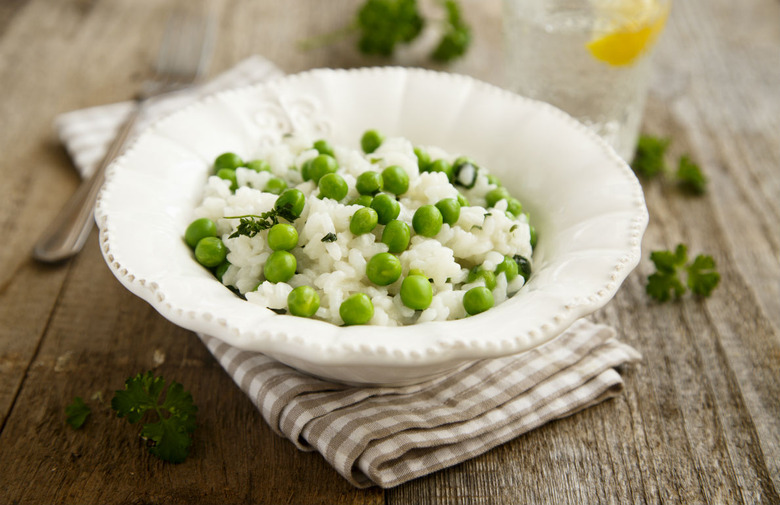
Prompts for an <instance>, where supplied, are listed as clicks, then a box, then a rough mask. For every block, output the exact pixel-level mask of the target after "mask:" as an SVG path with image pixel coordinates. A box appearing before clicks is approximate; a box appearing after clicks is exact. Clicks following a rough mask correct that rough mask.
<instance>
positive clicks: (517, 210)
mask: <svg viewBox="0 0 780 505" xmlns="http://www.w3.org/2000/svg"><path fill="white" fill-rule="evenodd" d="M506 203H507V206H506V210H507V211H508V212H511V213H512V215H514V216H519V215H520V214H522V213H523V204H522V203H520V200H518V199H517V198H512V197H509V199H507V201H506Z"/></svg>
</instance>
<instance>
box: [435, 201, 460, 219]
mask: <svg viewBox="0 0 780 505" xmlns="http://www.w3.org/2000/svg"><path fill="white" fill-rule="evenodd" d="M436 208H437V209H439V212H441V217H442V221H443V222H445V223H447V224H448V225H450V226H452V225H453V224H455V223H457V222H458V218H460V204H459V203H458V200H456V199H455V198H442V199H441V200H439V201H438V202H436Z"/></svg>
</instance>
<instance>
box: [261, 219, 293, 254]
mask: <svg viewBox="0 0 780 505" xmlns="http://www.w3.org/2000/svg"><path fill="white" fill-rule="evenodd" d="M297 245H298V230H296V229H295V226H293V225H291V224H287V223H279V224H275V225H273V226H272V227H271V229H270V230H268V247H270V248H271V250H272V251H289V250H290V249H292V248H293V247H295V246H297Z"/></svg>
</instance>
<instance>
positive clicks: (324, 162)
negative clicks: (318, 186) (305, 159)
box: [308, 154, 339, 183]
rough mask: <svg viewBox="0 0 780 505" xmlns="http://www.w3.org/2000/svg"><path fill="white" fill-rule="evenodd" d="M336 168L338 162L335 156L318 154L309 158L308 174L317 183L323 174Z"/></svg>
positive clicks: (330, 172)
mask: <svg viewBox="0 0 780 505" xmlns="http://www.w3.org/2000/svg"><path fill="white" fill-rule="evenodd" d="M338 168H339V164H338V162H337V161H336V158H334V157H333V156H328V155H327V154H320V155H319V156H317V157H315V158H314V159H312V160H311V162H310V164H309V173H308V175H309V177H310V178H311V180H312V181H314V182H315V183H319V182H320V178H322V176H323V175H325V174H332V173H334V172H335V171H336V170H338Z"/></svg>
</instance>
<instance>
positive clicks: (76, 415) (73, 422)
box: [65, 396, 92, 430]
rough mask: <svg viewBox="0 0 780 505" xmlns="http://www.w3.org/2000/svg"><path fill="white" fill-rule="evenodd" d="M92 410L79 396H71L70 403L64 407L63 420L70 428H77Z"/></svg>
mask: <svg viewBox="0 0 780 505" xmlns="http://www.w3.org/2000/svg"><path fill="white" fill-rule="evenodd" d="M91 412H92V409H90V408H89V407H88V406H87V404H86V403H84V400H82V399H81V397H80V396H77V397H75V398H73V401H72V402H70V405H68V406H67V407H65V416H66V418H65V422H66V423H68V424H69V425H70V427H71V428H73V429H74V430H77V429H79V428H81V427H82V426H83V425H84V422H85V421H86V420H87V416H89V414H90V413H91Z"/></svg>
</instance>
